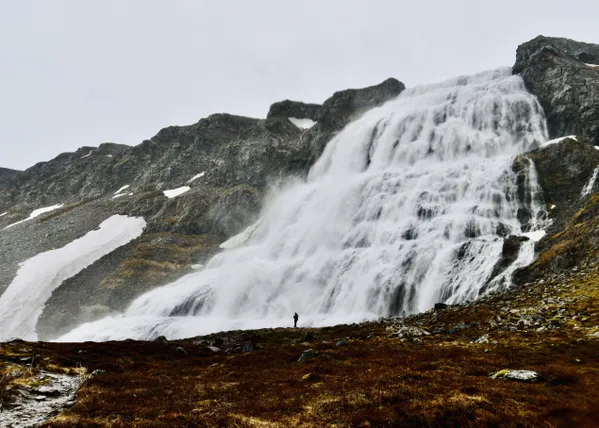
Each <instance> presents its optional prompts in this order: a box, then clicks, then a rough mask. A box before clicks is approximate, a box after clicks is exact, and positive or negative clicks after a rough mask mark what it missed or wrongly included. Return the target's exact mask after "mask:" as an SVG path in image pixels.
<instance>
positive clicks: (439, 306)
mask: <svg viewBox="0 0 599 428" xmlns="http://www.w3.org/2000/svg"><path fill="white" fill-rule="evenodd" d="M441 309H447V304H446V303H435V310H436V311H438V310H441Z"/></svg>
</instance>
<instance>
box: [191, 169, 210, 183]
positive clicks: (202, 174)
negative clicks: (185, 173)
mask: <svg viewBox="0 0 599 428" xmlns="http://www.w3.org/2000/svg"><path fill="white" fill-rule="evenodd" d="M205 175H206V171H202V172H200V173H199V174H196V175H194V176H193V177H191V178H190V179H189V180H187V183H193V182H194V181H195V180H197V179H198V178H202V177H203V176H205Z"/></svg>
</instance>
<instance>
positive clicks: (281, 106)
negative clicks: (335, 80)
mask: <svg viewBox="0 0 599 428" xmlns="http://www.w3.org/2000/svg"><path fill="white" fill-rule="evenodd" d="M321 108H322V106H321V105H320V104H306V103H302V102H300V101H290V100H285V101H280V102H278V103H274V104H273V105H271V106H270V110H268V114H267V115H266V118H267V119H268V118H271V117H295V118H297V119H311V120H313V121H317V120H318V117H319V115H320V110H321Z"/></svg>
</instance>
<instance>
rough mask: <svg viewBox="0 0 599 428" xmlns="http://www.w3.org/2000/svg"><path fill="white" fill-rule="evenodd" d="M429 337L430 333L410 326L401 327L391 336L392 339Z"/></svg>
mask: <svg viewBox="0 0 599 428" xmlns="http://www.w3.org/2000/svg"><path fill="white" fill-rule="evenodd" d="M429 335H430V333H429V332H428V331H426V330H424V329H422V328H418V327H412V326H404V327H401V328H400V329H399V330H397V332H396V333H394V334H393V336H394V337H419V336H429Z"/></svg>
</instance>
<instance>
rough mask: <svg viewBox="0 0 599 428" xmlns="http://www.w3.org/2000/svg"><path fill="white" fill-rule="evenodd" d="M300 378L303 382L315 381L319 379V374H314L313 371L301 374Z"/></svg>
mask: <svg viewBox="0 0 599 428" xmlns="http://www.w3.org/2000/svg"><path fill="white" fill-rule="evenodd" d="M302 380H303V381H304V382H315V381H317V380H320V376H318V375H316V374H314V373H308V374H305V375H303V376H302Z"/></svg>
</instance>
